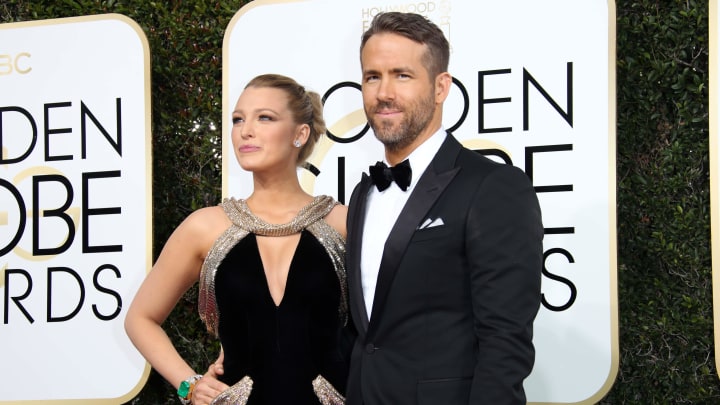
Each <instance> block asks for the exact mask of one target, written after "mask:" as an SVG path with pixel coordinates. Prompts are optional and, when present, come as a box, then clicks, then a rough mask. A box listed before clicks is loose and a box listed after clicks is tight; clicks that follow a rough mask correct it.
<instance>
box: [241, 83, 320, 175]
mask: <svg viewBox="0 0 720 405" xmlns="http://www.w3.org/2000/svg"><path fill="white" fill-rule="evenodd" d="M248 87H270V88H274V89H280V90H283V91H284V92H285V93H286V94H287V95H288V107H289V108H290V111H291V112H292V114H293V118H294V119H295V122H296V123H298V124H308V125H309V126H310V136H309V137H308V140H307V142H305V144H304V145H303V146H302V147H301V148H300V154H299V156H298V162H297V164H298V166H301V165H302V164H303V163H305V160H306V159H307V158H308V157H309V156H310V154H311V153H312V151H313V148H315V144H316V143H317V141H318V139H320V136H321V135H323V134H324V133H325V131H326V130H327V128H326V127H325V119H324V118H323V104H322V99H321V98H320V95H319V94H318V93H316V92H314V91H310V90H305V87H303V86H301V85H300V84H299V83H298V82H296V81H295V80H293V79H291V78H290V77H287V76H283V75H279V74H264V75H260V76H256V77H255V78H254V79H252V80H250V82H249V83H248V84H247V85H246V86H245V88H246V89H247V88H248Z"/></svg>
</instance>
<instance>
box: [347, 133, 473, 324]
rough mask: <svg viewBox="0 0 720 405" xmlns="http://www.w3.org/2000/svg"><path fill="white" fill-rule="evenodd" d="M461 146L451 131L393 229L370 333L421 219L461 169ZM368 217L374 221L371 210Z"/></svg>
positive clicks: (376, 293) (380, 315) (388, 242)
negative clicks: (457, 158) (457, 161)
mask: <svg viewBox="0 0 720 405" xmlns="http://www.w3.org/2000/svg"><path fill="white" fill-rule="evenodd" d="M460 149H461V145H460V143H459V142H457V140H455V138H453V137H452V136H451V135H450V134H448V136H447V138H446V139H445V141H444V142H443V144H442V146H441V147H440V150H439V151H438V153H437V154H436V155H435V158H434V159H433V161H432V162H431V163H430V165H429V166H428V168H427V169H426V170H425V173H423V175H422V176H421V177H420V179H419V180H418V183H417V185H416V186H415V188H414V189H413V192H412V194H411V195H410V198H409V199H408V201H407V203H406V204H405V207H404V208H403V210H402V211H401V212H400V216H399V217H398V219H397V221H396V222H395V225H394V226H393V228H392V230H391V231H390V235H389V236H388V239H387V241H386V242H385V248H384V250H383V257H382V260H381V262H380V270H379V273H378V279H377V285H376V287H375V298H374V300H373V307H372V317H371V318H370V319H371V320H372V322H370V324H369V325H368V330H367V335H368V336H372V333H373V331H374V329H375V328H376V326H374V325H377V324H378V323H379V319H380V317H382V314H383V310H384V307H385V302H386V301H387V295H388V293H389V291H390V287H391V286H392V282H393V279H394V278H395V273H396V272H397V270H398V267H399V265H400V262H401V260H402V259H403V255H404V253H405V249H406V248H407V246H408V244H409V243H410V239H411V238H412V236H413V234H414V233H415V231H416V229H417V227H418V225H419V224H420V221H422V220H423V218H424V217H425V215H426V214H427V213H428V211H429V210H430V208H432V206H433V204H435V201H437V199H438V198H439V197H440V195H441V194H442V192H443V190H445V188H446V187H447V185H448V184H450V181H451V180H452V179H453V177H455V175H456V174H457V172H458V171H459V170H460V168H455V167H454V162H455V159H456V157H457V155H458V153H459V152H460ZM363 216H364V215H363ZM368 218H369V219H370V220H372V213H370V215H369V217H368ZM358 268H359V267H358ZM351 299H352V298H351ZM363 302H364V301H363Z"/></svg>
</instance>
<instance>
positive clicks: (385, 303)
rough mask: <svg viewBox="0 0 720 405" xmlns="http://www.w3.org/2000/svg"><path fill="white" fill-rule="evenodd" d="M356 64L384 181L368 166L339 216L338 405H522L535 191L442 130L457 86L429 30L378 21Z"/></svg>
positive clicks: (416, 19) (531, 304) (528, 362)
mask: <svg viewBox="0 0 720 405" xmlns="http://www.w3.org/2000/svg"><path fill="white" fill-rule="evenodd" d="M360 54H361V65H362V94H363V103H364V108H365V113H366V115H367V117H368V122H369V123H370V125H371V127H372V128H373V131H374V132H375V136H376V137H377V138H378V139H379V140H380V141H381V142H382V143H383V144H384V147H385V161H386V162H387V164H388V165H389V166H391V167H392V168H386V167H384V162H378V164H376V165H375V166H373V167H371V168H370V174H371V175H367V174H363V177H362V180H361V182H360V183H359V184H358V185H357V186H356V188H355V190H354V191H353V193H352V197H351V199H350V202H349V204H348V206H349V214H348V239H347V243H348V245H347V249H348V255H347V271H348V285H349V294H350V307H351V308H350V309H351V315H352V318H353V322H354V324H355V327H356V329H357V332H358V337H357V339H356V341H355V344H354V347H353V351H352V361H351V367H350V378H349V381H348V389H347V404H348V405H360V404H364V405H376V404H383V405H385V404H387V405H403V404H432V405H452V404H491V405H497V404H517V403H525V402H526V398H525V392H524V390H523V380H524V379H525V378H526V377H527V376H528V374H529V373H530V371H531V370H532V367H533V363H534V358H535V351H534V347H533V343H532V332H533V321H534V319H535V316H536V314H537V311H538V309H539V305H540V278H541V269H542V256H543V251H542V239H543V225H542V221H541V214H540V207H539V204H538V200H537V196H536V194H535V192H534V190H533V186H532V184H531V182H530V180H529V178H528V177H527V176H526V175H525V174H524V173H523V172H522V171H521V170H520V169H518V168H516V167H514V166H512V165H505V164H501V163H497V162H494V161H491V160H490V159H487V158H485V157H483V156H482V155H480V154H479V153H477V152H474V151H471V150H468V149H466V148H464V147H463V146H462V145H461V144H460V143H459V142H458V141H457V140H456V139H455V138H454V137H453V136H452V134H450V133H447V132H446V131H445V130H444V129H443V128H442V106H443V102H444V101H445V99H446V97H447V95H448V92H449V90H450V86H451V83H452V78H451V76H450V74H449V73H448V71H447V70H448V59H449V45H448V42H447V40H446V39H445V37H444V35H443V33H442V31H441V30H440V29H439V28H438V27H437V26H436V25H434V24H433V23H431V22H430V21H429V20H427V19H426V18H425V17H422V16H420V15H416V14H409V13H397V12H387V13H382V14H378V15H377V16H376V17H375V18H374V20H373V22H372V25H371V26H370V28H369V29H368V30H367V32H365V33H364V35H363V38H362V44H361V48H360ZM405 160H409V163H410V164H409V168H408V166H407V162H405ZM401 162H404V163H401Z"/></svg>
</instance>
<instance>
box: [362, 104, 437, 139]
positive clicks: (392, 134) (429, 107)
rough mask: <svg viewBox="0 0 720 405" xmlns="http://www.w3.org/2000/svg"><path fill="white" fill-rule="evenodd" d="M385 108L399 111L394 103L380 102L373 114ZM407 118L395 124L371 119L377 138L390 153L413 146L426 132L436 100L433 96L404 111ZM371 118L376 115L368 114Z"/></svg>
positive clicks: (370, 122)
mask: <svg viewBox="0 0 720 405" xmlns="http://www.w3.org/2000/svg"><path fill="white" fill-rule="evenodd" d="M385 108H389V109H398V106H397V105H395V104H394V103H392V102H379V103H378V104H377V105H376V106H375V107H374V108H373V112H375V111H379V110H382V109H385ZM402 112H403V113H405V114H406V115H405V118H403V120H402V121H401V122H400V123H399V124H395V123H394V122H392V121H390V120H382V119H380V120H376V119H375V118H370V119H369V120H368V121H369V124H370V126H371V127H372V129H373V132H375V137H376V138H377V139H378V140H379V141H380V142H382V143H383V145H385V148H386V149H387V150H390V151H400V150H402V149H403V148H405V147H407V146H408V145H410V144H412V143H413V141H415V139H417V137H418V136H420V133H421V132H422V131H423V130H425V129H426V128H427V126H428V124H429V123H430V121H431V120H432V118H433V113H434V112H435V99H434V97H433V95H432V94H430V95H429V96H428V97H426V98H424V99H421V100H419V101H418V102H417V103H412V104H411V105H409V106H408V108H404V109H402ZM367 115H368V116H369V117H375V115H374V114H367Z"/></svg>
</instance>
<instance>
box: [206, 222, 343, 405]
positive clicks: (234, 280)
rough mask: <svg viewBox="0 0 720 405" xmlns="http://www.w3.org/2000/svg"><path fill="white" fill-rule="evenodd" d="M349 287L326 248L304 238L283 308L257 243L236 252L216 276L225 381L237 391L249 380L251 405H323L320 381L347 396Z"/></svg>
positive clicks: (250, 238)
mask: <svg viewBox="0 0 720 405" xmlns="http://www.w3.org/2000/svg"><path fill="white" fill-rule="evenodd" d="M342 282H344V280H340V281H339V279H338V274H337V272H336V267H335V266H334V264H333V260H331V258H330V255H329V254H328V251H327V249H326V247H325V246H323V244H322V243H321V242H320V241H319V240H318V238H317V237H316V235H314V234H313V233H311V232H309V231H307V230H302V231H301V233H300V239H299V242H298V245H297V248H296V250H295V253H294V256H293V258H292V262H291V264H290V270H289V273H288V276H287V282H286V286H285V293H284V295H283V297H282V300H281V301H280V304H279V305H275V302H274V301H273V299H272V296H271V295H270V290H269V288H268V283H267V278H266V276H265V272H264V269H263V264H262V260H261V257H260V252H259V250H258V245H257V238H256V235H255V234H254V233H248V234H247V235H246V236H244V237H242V238H241V239H239V240H237V242H236V243H234V244H233V245H232V246H231V247H228V249H227V251H226V253H225V255H224V257H223V258H222V260H220V261H219V263H218V264H217V268H216V271H215V275H214V297H215V300H216V305H217V312H218V313H219V316H218V323H217V333H218V336H219V338H220V342H221V343H222V346H223V350H224V353H225V357H224V364H223V365H224V369H225V373H224V375H223V376H221V377H220V379H221V380H222V381H223V382H225V383H226V384H228V385H233V384H234V383H236V382H238V381H239V380H240V379H242V378H243V377H245V376H249V377H250V378H251V379H252V381H253V385H252V391H251V393H250V396H249V397H248V402H247V403H248V404H251V405H265V404H268V405H271V404H272V405H274V404H277V405H280V404H283V405H286V404H297V405H303V404H313V405H316V404H320V401H319V400H318V396H317V395H316V394H315V392H314V391H313V385H312V382H313V380H314V379H315V378H316V377H317V376H318V375H322V377H324V378H325V379H326V380H327V381H328V382H330V383H331V384H332V385H333V386H334V387H335V388H336V389H337V390H338V391H339V392H340V393H344V391H345V383H346V379H347V370H348V365H347V362H346V356H343V354H342V350H341V345H340V344H339V342H340V339H339V337H340V334H341V330H342V327H343V320H342V319H341V318H342V317H341V316H340V315H339V312H338V308H339V307H340V305H341V301H342V299H343V297H342V291H341V285H342Z"/></svg>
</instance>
